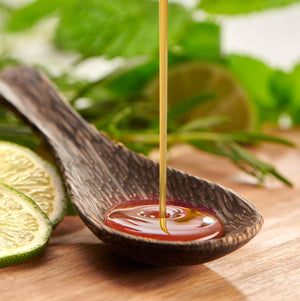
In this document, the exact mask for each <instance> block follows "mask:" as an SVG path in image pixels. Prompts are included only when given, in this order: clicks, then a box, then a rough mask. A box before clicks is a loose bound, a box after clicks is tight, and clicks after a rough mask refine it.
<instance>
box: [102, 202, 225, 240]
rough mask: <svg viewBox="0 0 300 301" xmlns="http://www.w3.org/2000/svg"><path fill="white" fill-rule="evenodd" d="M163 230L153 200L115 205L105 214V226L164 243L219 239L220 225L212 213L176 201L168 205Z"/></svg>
mask: <svg viewBox="0 0 300 301" xmlns="http://www.w3.org/2000/svg"><path fill="white" fill-rule="evenodd" d="M165 221H166V225H167V231H165V230H164V229H162V228H161V225H160V215H159V207H158V202H157V200H138V201H129V202H123V203H121V204H118V205H117V206H115V207H113V208H112V209H111V210H110V211H109V212H108V213H107V214H106V220H105V223H106V225H107V226H109V227H111V228H113V229H116V230H119V231H122V232H125V233H128V234H133V235H138V236H141V237H145V238H152V239H159V240H165V241H192V240H208V239H212V238H218V237H220V236H222V234H223V232H224V225H223V223H222V222H221V221H220V219H219V218H218V217H217V216H216V215H215V214H214V212H213V211H211V210H209V209H206V208H204V207H191V206H190V205H189V206H187V205H186V204H184V203H182V202H179V201H176V202H172V203H168V204H167V206H166V217H165Z"/></svg>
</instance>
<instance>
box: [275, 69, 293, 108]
mask: <svg viewBox="0 0 300 301" xmlns="http://www.w3.org/2000/svg"><path fill="white" fill-rule="evenodd" d="M293 86H294V85H293V75H292V74H291V73H287V72H283V71H281V70H276V71H274V73H273V75H272V77H271V80H270V90H271V93H272V94H273V97H274V98H275V99H276V106H277V107H278V108H279V109H280V110H281V111H284V110H285V109H286V108H288V107H289V104H290V102H291V100H292V97H293V95H292V94H293V88H294V87H293Z"/></svg>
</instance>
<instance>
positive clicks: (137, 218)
mask: <svg viewBox="0 0 300 301" xmlns="http://www.w3.org/2000/svg"><path fill="white" fill-rule="evenodd" d="M159 36H160V38H159V44H160V47H159V48H160V51H159V124H160V133H159V136H160V139H159V149H160V170H159V202H158V201H157V200H156V201H155V200H138V201H130V202H123V203H121V204H119V205H117V206H115V207H113V208H112V209H110V210H109V211H108V212H107V213H106V218H105V223H106V225H108V226H110V227H111V228H113V229H116V230H119V231H122V232H126V233H129V234H133V235H138V236H142V237H146V238H153V239H159V240H166V241H191V240H207V239H212V238H217V237H220V236H222V234H223V232H224V225H223V223H222V222H221V221H220V220H219V219H218V218H217V216H216V215H215V214H214V213H213V212H212V211H211V210H209V209H207V208H204V207H195V208H192V207H190V206H187V205H186V204H184V203H183V202H182V203H180V202H175V203H168V204H167V160H166V157H167V99H168V0H159Z"/></svg>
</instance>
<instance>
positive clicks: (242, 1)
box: [200, 0, 299, 15]
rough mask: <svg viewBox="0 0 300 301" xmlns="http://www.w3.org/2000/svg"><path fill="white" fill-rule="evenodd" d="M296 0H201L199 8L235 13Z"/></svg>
mask: <svg viewBox="0 0 300 301" xmlns="http://www.w3.org/2000/svg"><path fill="white" fill-rule="evenodd" d="M297 2H299V0H230V1H228V0H202V1H201V2H200V8H202V9H204V10H206V11H207V12H209V13H212V14H225V15H237V14H246V13H250V12H254V11H262V10H264V9H269V8H276V7H282V6H286V5H289V4H292V3H297Z"/></svg>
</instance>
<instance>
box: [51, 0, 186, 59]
mask: <svg viewBox="0 0 300 301" xmlns="http://www.w3.org/2000/svg"><path fill="white" fill-rule="evenodd" d="M189 18H190V14H189V12H188V11H187V10H186V9H184V8H183V7H182V6H180V5H177V4H170V5H169V41H170V44H171V45H172V44H176V41H177V37H178V35H179V33H180V32H181V30H182V28H183V27H184V25H185V23H186V22H187V21H188V19H189ZM55 42H56V44H57V45H58V46H59V47H61V48H63V49H65V50H71V51H74V50H75V51H77V52H80V53H81V54H82V55H83V56H85V57H89V56H99V55H106V56H107V57H109V58H111V57H116V56H123V57H132V56H138V55H149V53H154V52H155V51H157V50H158V3H157V2H154V1H148V0H144V1H139V0H127V1H124V0H114V1H107V0H103V1H99V0H85V1H79V0H76V1H71V2H68V4H67V5H65V6H64V9H63V11H62V15H61V21H60V23H59V26H58V28H57V32H56V37H55Z"/></svg>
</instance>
